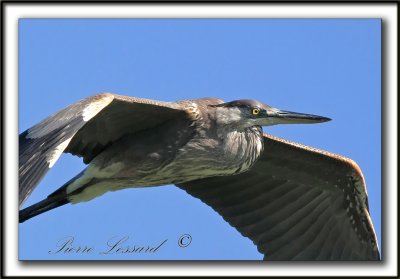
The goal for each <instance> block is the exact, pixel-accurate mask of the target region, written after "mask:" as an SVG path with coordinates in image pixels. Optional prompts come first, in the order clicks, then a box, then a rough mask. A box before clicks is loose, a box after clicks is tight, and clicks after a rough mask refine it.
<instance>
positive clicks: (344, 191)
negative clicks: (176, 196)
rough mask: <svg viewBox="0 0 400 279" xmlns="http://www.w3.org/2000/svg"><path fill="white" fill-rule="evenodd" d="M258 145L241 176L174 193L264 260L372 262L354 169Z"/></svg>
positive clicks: (312, 154)
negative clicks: (202, 206) (184, 195)
mask: <svg viewBox="0 0 400 279" xmlns="http://www.w3.org/2000/svg"><path fill="white" fill-rule="evenodd" d="M264 143H265V146H264V152H263V154H262V156H261V158H260V159H259V160H258V161H257V163H256V164H255V165H254V167H253V168H252V169H251V170H249V171H247V172H245V173H242V174H239V175H234V176H221V177H213V178H207V179H202V180H196V181H191V182H189V183H184V184H182V185H177V186H178V187H180V188H182V189H184V190H186V191H187V192H188V193H189V194H191V195H192V196H194V197H197V198H199V199H201V200H202V201H203V202H204V203H206V204H208V205H210V206H211V207H212V208H213V209H214V210H215V211H217V212H218V213H219V214H221V215H222V217H223V218H224V219H225V220H226V221H227V222H228V223H229V224H231V225H232V226H233V227H235V228H236V229H237V230H238V231H239V232H240V233H241V234H242V235H243V236H246V237H249V238H250V239H251V240H252V241H253V242H254V244H255V245H256V246H257V247H258V251H259V252H261V253H262V254H264V259H265V260H379V249H378V246H377V240H376V236H375V232H374V228H373V225H372V222H371V218H370V216H369V211H368V200H367V192H366V188H365V182H364V178H363V175H362V173H361V171H360V169H359V167H358V166H357V164H356V163H355V162H353V161H352V160H350V159H347V158H344V157H341V156H338V155H334V154H331V153H328V152H325V151H321V150H317V149H314V148H310V147H307V146H303V145H300V144H296V143H292V142H289V141H286V140H283V139H280V138H277V137H273V136H270V135H266V134H264Z"/></svg>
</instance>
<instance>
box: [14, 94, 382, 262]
mask: <svg viewBox="0 0 400 279" xmlns="http://www.w3.org/2000/svg"><path fill="white" fill-rule="evenodd" d="M329 120H330V119H329V118H325V117H321V116H316V115H310V114H302V113H295V112H288V111H282V110H279V109H276V108H273V107H271V106H268V105H265V104H263V103H260V102H257V101H254V100H238V101H232V102H224V101H222V100H220V99H215V98H203V99H198V100H192V101H178V102H160V101H153V100H147V99H140V98H132V97H126V96H120V95H116V94H110V93H104V94H99V95H95V96H92V97H89V98H86V99H84V100H81V101H79V102H76V103H74V104H72V105H70V106H68V107H66V108H65V109H63V110H61V111H59V112H57V113H55V114H53V115H52V116H50V117H48V118H46V119H45V120H43V121H42V122H40V123H39V124H37V125H35V126H33V127H32V128H30V129H28V130H26V131H25V132H24V133H22V134H20V136H19V146H20V150H19V164H20V165H19V177H20V188H19V203H20V206H21V205H22V204H23V202H24V201H25V200H26V199H27V197H28V196H29V195H30V194H31V192H32V191H33V189H34V188H35V187H36V185H37V184H38V183H39V181H40V179H41V178H42V177H43V176H44V175H45V174H46V172H47V171H48V170H49V169H50V168H51V167H52V166H53V165H54V163H55V162H56V161H57V159H58V158H59V157H60V155H61V154H62V153H63V152H66V153H71V154H73V155H77V156H79V157H83V161H84V162H85V163H86V164H88V167H87V168H86V169H85V170H83V171H82V172H81V173H79V174H78V175H77V176H75V177H74V178H72V179H71V180H70V181H68V182H67V183H65V184H64V185H63V186H62V187H61V188H59V189H58V190H56V191H55V192H54V193H52V194H50V195H49V196H48V197H47V198H46V199H44V200H43V201H40V202H38V203H36V204H34V205H32V206H29V207H27V208H25V209H22V210H21V211H20V214H19V219H20V222H24V221H26V220H27V219H29V218H32V217H34V216H36V215H38V214H41V213H43V212H46V211H48V210H51V209H54V208H56V207H59V206H61V205H64V204H66V203H79V202H84V201H89V200H91V199H93V198H95V197H98V196H100V195H102V194H104V193H106V192H108V191H116V190H120V189H125V188H130V187H146V186H158V185H164V184H176V185H177V186H178V187H179V188H181V189H183V190H185V191H187V192H188V193H189V194H191V195H192V196H194V197H197V198H199V199H201V200H202V201H203V202H204V203H206V204H208V205H210V206H211V207H212V208H213V209H214V210H215V211H217V212H218V213H219V214H221V215H222V217H223V218H224V219H225V220H226V221H227V222H229V223H230V224H231V225H232V226H233V227H235V228H236V229H237V230H238V231H239V232H240V233H241V234H242V235H244V236H246V237H249V238H250V239H251V240H252V241H253V242H254V243H255V244H256V245H257V247H258V250H259V251H260V252H261V253H262V254H264V259H265V260H378V259H379V258H380V256H379V248H378V245H377V240H376V235H375V232H374V228H373V224H372V221H371V218H370V215H369V209H368V199H367V192H366V188H365V187H366V186H365V182H364V178H363V175H362V173H361V170H360V169H359V167H358V166H357V164H356V163H355V162H354V161H352V160H351V159H348V158H345V157H342V156H338V155H335V154H332V153H329V152H326V151H322V150H318V149H315V148H311V147H307V146H304V145H301V144H297V143H293V142H289V141H286V140H283V139H280V138H277V137H274V136H271V135H267V134H264V133H263V131H262V128H261V126H269V125H276V124H292V123H293V124H294V123H320V122H325V121H329Z"/></svg>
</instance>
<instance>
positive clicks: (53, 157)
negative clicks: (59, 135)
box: [47, 138, 72, 168]
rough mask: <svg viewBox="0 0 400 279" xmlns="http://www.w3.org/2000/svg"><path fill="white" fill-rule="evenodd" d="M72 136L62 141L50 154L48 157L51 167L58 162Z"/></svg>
mask: <svg viewBox="0 0 400 279" xmlns="http://www.w3.org/2000/svg"><path fill="white" fill-rule="evenodd" d="M71 139H72V138H69V139H67V140H65V141H63V142H62V143H60V144H59V145H58V146H57V147H56V149H54V150H53V151H52V152H51V153H50V154H49V156H48V157H47V162H48V163H49V168H51V167H53V166H54V164H55V163H56V162H57V160H58V158H59V157H60V156H61V154H62V153H63V152H64V150H65V148H67V146H68V144H69V142H70V141H71Z"/></svg>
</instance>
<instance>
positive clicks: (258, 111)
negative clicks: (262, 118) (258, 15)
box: [251, 108, 260, 115]
mask: <svg viewBox="0 0 400 279" xmlns="http://www.w3.org/2000/svg"><path fill="white" fill-rule="evenodd" d="M259 113H260V109H259V108H253V109H252V110H251V114H253V115H258V114H259Z"/></svg>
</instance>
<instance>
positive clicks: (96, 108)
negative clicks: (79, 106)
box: [82, 95, 114, 121]
mask: <svg viewBox="0 0 400 279" xmlns="http://www.w3.org/2000/svg"><path fill="white" fill-rule="evenodd" d="M113 99H114V97H113V96H112V95H105V96H104V97H102V98H100V99H98V100H95V101H93V102H91V103H90V104H88V105H87V106H86V107H85V108H84V109H83V111H82V117H83V121H89V120H90V119H92V118H93V117H94V116H95V115H96V114H98V113H99V112H100V111H101V110H102V109H103V108H104V107H105V106H107V105H108V104H109V103H111V101H112V100H113Z"/></svg>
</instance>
